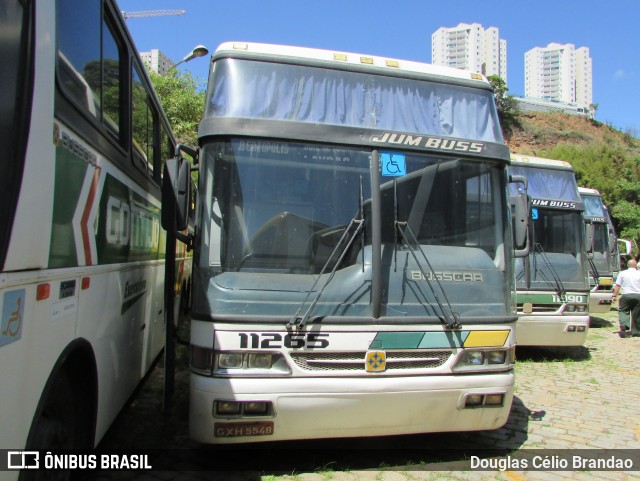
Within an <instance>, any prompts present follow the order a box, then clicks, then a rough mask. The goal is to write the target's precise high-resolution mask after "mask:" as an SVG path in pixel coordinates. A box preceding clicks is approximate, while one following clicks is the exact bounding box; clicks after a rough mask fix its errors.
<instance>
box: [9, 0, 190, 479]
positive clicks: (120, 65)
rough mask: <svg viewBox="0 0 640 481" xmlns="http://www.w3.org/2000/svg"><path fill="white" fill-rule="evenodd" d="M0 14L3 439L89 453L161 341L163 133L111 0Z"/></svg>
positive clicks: (166, 142)
mask: <svg viewBox="0 0 640 481" xmlns="http://www.w3.org/2000/svg"><path fill="white" fill-rule="evenodd" d="M2 10H3V13H2V15H0V22H1V25H0V29H1V30H2V32H3V34H2V35H1V36H0V37H1V39H0V49H1V51H2V58H3V64H4V65H3V68H4V70H3V84H2V85H3V89H2V95H1V97H0V99H1V100H0V102H1V106H2V112H3V115H2V117H1V118H0V122H1V123H2V126H1V127H0V136H1V138H2V145H3V146H4V147H5V148H4V154H3V155H2V156H1V157H0V170H1V171H2V175H1V176H0V196H1V197H2V208H1V209H0V268H1V271H0V309H1V311H0V312H1V315H2V318H1V322H2V324H1V328H0V383H1V384H2V387H3V390H2V409H1V410H0V427H1V429H0V447H1V448H2V449H14V450H15V449H18V450H23V449H25V448H26V449H43V450H45V449H47V450H48V449H63V448H92V447H94V446H95V445H96V443H97V442H98V441H99V440H100V439H101V438H102V436H103V435H104V433H105V432H106V430H107V429H108V427H109V426H110V424H111V423H112V421H113V420H114V418H115V416H116V415H117V414H118V412H119V411H120V410H121V408H122V406H123V405H124V403H125V402H126V401H127V399H128V398H129V397H130V396H131V394H132V393H133V391H134V389H135V388H136V387H137V386H138V384H139V382H140V380H141V379H142V378H143V376H145V374H146V373H147V372H148V371H149V369H150V367H151V366H152V365H153V363H154V361H155V360H156V359H157V358H158V356H159V354H160V352H161V350H162V348H163V346H164V343H165V326H164V324H165V322H164V319H165V309H164V270H165V233H164V231H163V230H162V228H161V215H160V214H161V211H160V208H161V199H160V197H161V193H160V187H161V175H160V174H161V167H162V161H163V159H165V158H167V157H170V156H172V155H173V153H174V151H175V140H174V137H173V134H172V133H171V130H170V127H169V124H168V122H167V119H166V117H165V115H164V113H163V111H162V109H161V107H160V103H159V101H158V99H157V97H156V95H155V93H154V91H153V88H152V86H151V83H150V81H149V78H148V76H147V74H146V71H145V68H144V66H143V64H142V62H141V60H140V58H139V56H138V54H137V51H136V49H135V47H134V45H133V43H132V40H131V38H130V36H129V34H128V31H127V29H126V26H125V24H124V20H123V18H122V14H121V12H120V10H119V9H118V7H117V5H116V3H115V2H114V1H110V0H94V1H91V2H88V1H86V0H57V1H46V2H23V1H20V0H8V1H6V2H3V8H2ZM182 250H183V251H184V248H182ZM178 262H179V264H178V266H177V268H178V271H179V272H180V273H181V275H188V274H189V272H190V261H189V260H188V258H184V257H183V258H182V259H181V260H179V261H178ZM181 278H182V277H181ZM15 474H17V473H15ZM24 475H25V476H26V474H24Z"/></svg>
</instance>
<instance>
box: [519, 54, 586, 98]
mask: <svg viewBox="0 0 640 481" xmlns="http://www.w3.org/2000/svg"><path fill="white" fill-rule="evenodd" d="M524 61H525V66H524V69H525V81H524V82H525V86H524V90H525V97H526V98H533V99H541V100H545V101H554V102H564V103H567V104H576V105H579V106H583V107H588V106H589V105H590V104H592V103H593V87H592V77H593V75H592V63H591V57H590V56H589V49H588V48H587V47H580V48H575V45H573V44H570V43H569V44H559V43H550V44H549V45H547V46H546V47H535V48H533V49H531V50H529V51H528V52H526V53H525V55H524Z"/></svg>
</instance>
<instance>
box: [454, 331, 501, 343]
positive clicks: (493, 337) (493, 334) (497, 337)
mask: <svg viewBox="0 0 640 481" xmlns="http://www.w3.org/2000/svg"><path fill="white" fill-rule="evenodd" d="M507 337H509V331H508V330H507V331H471V332H470V333H469V336H468V337H467V339H466V340H465V341H464V346H463V347H498V346H504V343H505V342H507Z"/></svg>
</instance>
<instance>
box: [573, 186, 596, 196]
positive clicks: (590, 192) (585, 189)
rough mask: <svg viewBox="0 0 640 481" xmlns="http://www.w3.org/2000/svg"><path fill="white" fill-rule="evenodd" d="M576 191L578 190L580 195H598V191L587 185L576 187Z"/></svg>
mask: <svg viewBox="0 0 640 481" xmlns="http://www.w3.org/2000/svg"><path fill="white" fill-rule="evenodd" d="M578 192H580V195H584V194H586V195H597V196H600V192H599V191H597V190H596V189H591V188H589V187H578Z"/></svg>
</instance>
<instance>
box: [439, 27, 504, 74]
mask: <svg viewBox="0 0 640 481" xmlns="http://www.w3.org/2000/svg"><path fill="white" fill-rule="evenodd" d="M431 62H432V63H433V64H434V65H444V66H447V67H454V68H459V69H463V70H468V71H470V72H476V73H481V74H483V75H486V76H490V75H498V76H499V77H501V78H502V79H503V80H504V81H505V83H506V82H507V41H506V40H504V39H501V38H500V32H499V30H498V28H496V27H490V28H487V29H485V28H483V27H482V25H480V24H479V23H472V24H467V23H461V24H459V25H458V26H457V27H453V28H446V27H440V28H439V29H438V30H436V31H435V32H434V33H433V34H432V35H431Z"/></svg>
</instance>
